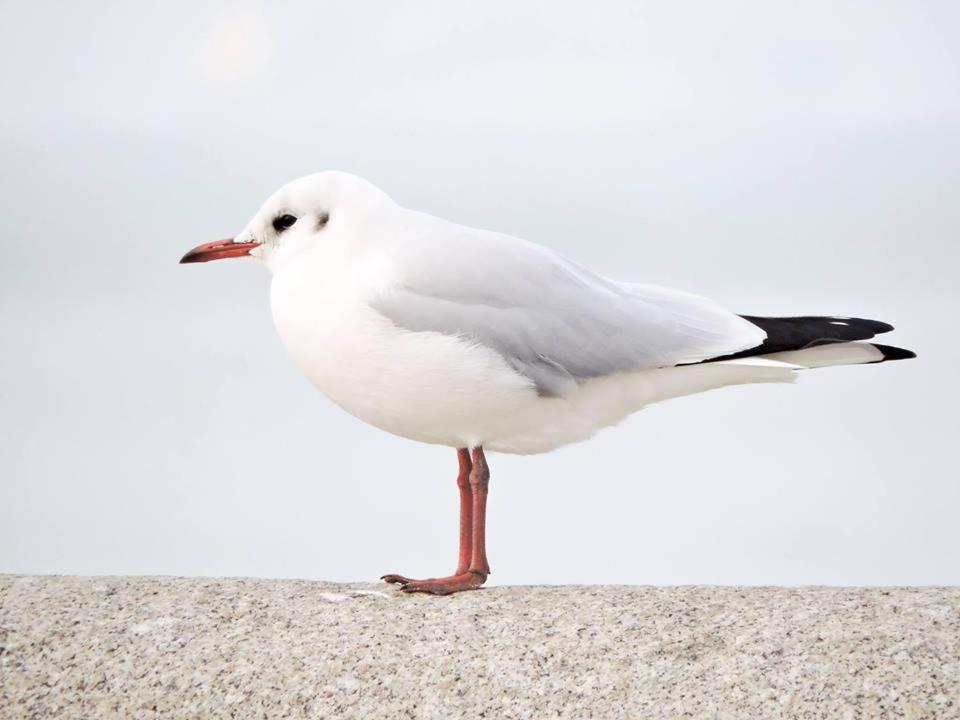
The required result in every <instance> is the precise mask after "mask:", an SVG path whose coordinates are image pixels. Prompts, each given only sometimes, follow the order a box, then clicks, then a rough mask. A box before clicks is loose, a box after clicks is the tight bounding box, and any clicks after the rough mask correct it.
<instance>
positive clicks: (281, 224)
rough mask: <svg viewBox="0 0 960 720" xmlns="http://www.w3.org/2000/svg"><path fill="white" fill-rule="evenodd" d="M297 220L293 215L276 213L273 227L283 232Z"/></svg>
mask: <svg viewBox="0 0 960 720" xmlns="http://www.w3.org/2000/svg"><path fill="white" fill-rule="evenodd" d="M296 221H297V218H296V217H295V216H294V215H277V217H275V218H274V219H273V229H274V230H276V231H277V232H283V231H284V230H286V229H287V228H288V227H290V226H291V225H293V224H294V223H295V222H296Z"/></svg>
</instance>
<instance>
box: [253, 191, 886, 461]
mask: <svg viewBox="0 0 960 720" xmlns="http://www.w3.org/2000/svg"><path fill="white" fill-rule="evenodd" d="M285 214H287V215H290V216H292V217H293V218H294V219H295V222H294V223H293V224H292V225H291V226H290V227H287V228H281V229H279V230H277V229H274V226H273V223H274V222H275V220H276V218H278V217H280V216H283V215H285ZM235 242H244V243H256V247H255V248H254V249H253V250H252V251H251V252H250V254H251V255H253V256H254V257H258V258H259V259H260V260H261V261H262V262H263V263H264V264H265V265H266V267H267V268H269V269H270V271H271V272H272V274H273V280H272V285H271V307H272V311H273V318H274V321H275V323H276V327H277V330H278V332H279V335H280V338H281V340H282V342H283V344H284V347H285V348H286V350H287V352H288V353H289V354H290V357H291V358H292V359H293V361H294V362H295V363H296V364H297V366H298V367H299V368H300V370H301V371H302V372H303V373H304V374H305V375H306V376H307V377H308V378H309V379H310V380H311V381H312V382H313V384H314V385H316V386H317V387H318V388H319V389H320V390H321V391H322V392H323V393H324V394H325V395H327V396H328V397H329V398H330V399H331V400H332V401H333V402H335V403H337V404H338V405H339V406H340V407H342V408H343V409H344V410H346V411H347V412H349V413H351V414H353V415H355V416H357V417H358V418H360V419H362V420H364V421H366V422H368V423H370V424H372V425H375V426H377V427H379V428H382V429H384V430H386V431H388V432H391V433H394V434H396V435H400V436H403V437H407V438H411V439H414V440H419V441H423V442H428V443H436V444H440V445H449V446H452V447H476V446H481V445H482V446H483V447H484V448H486V449H488V450H493V451H499V452H508V453H537V452H545V451H548V450H552V449H554V448H556V447H559V446H561V445H564V444H567V443H572V442H577V441H580V440H584V439H586V438H588V437H590V436H591V435H593V434H594V433H595V432H596V431H597V430H598V429H600V428H603V427H607V426H610V425H613V424H615V423H617V422H619V421H620V420H622V419H623V418H624V417H626V416H627V415H629V414H630V413H632V412H635V411H636V410H639V409H640V408H642V407H644V406H645V405H648V404H650V403H653V402H658V401H661V400H665V399H668V398H671V397H677V396H681V395H688V394H691V393H696V392H701V391H704V390H709V389H712V388H717V387H722V386H726V385H734V384H742V383H756V382H789V381H791V380H792V378H793V375H794V371H795V370H796V369H798V368H801V367H808V366H818V365H823V364H844V363H848V362H850V363H852V362H872V361H875V360H880V359H882V357H883V356H882V353H881V352H880V351H879V350H877V349H876V348H874V347H873V346H871V345H867V344H860V343H842V344H834V345H829V346H822V347H818V348H811V349H806V350H800V351H796V352H786V353H780V354H776V355H768V356H764V359H763V360H761V361H757V360H756V359H751V360H731V361H725V362H715V363H708V364H689V365H684V363H697V362H699V361H702V360H707V359H710V358H715V357H719V356H726V355H729V354H734V353H737V352H739V351H742V350H746V349H748V348H754V347H756V346H758V345H760V343H762V342H763V340H764V338H765V335H766V334H765V332H764V331H763V330H761V329H760V328H759V327H757V326H756V325H754V324H752V323H750V322H748V321H746V320H744V319H743V318H741V317H740V316H738V315H736V314H734V313H732V312H729V311H726V310H724V309H723V308H722V307H720V306H719V305H717V304H716V303H714V302H712V301H710V300H707V299H704V298H700V297H697V296H694V295H689V294H687V293H681V292H678V291H674V290H670V289H667V288H661V287H656V286H652V285H639V284H629V283H621V282H616V281H613V280H610V279H608V278H605V277H602V276H600V275H598V274H596V273H593V272H591V271H589V270H586V269H584V268H581V267H579V266H577V265H575V264H574V263H572V262H570V261H568V260H566V259H564V258H562V257H560V256H559V255H557V254H555V253H553V252H552V251H550V250H548V249H546V248H544V247H541V246H538V245H535V244H533V243H529V242H526V241H524V240H520V239H517V238H513V237H509V236H507V235H502V234H498V233H492V232H487V231H483V230H475V229H472V228H467V227H463V226H459V225H455V224H453V223H449V222H446V221H444V220H440V219H438V218H434V217H431V216H429V215H425V214H423V213H418V212H414V211H411V210H407V209H405V208H402V207H400V206H399V205H397V204H396V203H394V202H393V201H392V200H391V199H390V198H389V197H388V196H387V195H386V194H384V193H383V192H382V191H380V190H379V189H377V188H376V187H374V186H373V185H371V184H370V183H368V182H366V181H364V180H362V179H360V178H357V177H355V176H352V175H348V174H345V173H336V172H327V173H319V174H317V175H311V176H308V177H305V178H301V179H299V180H296V181H294V182H292V183H290V184H288V185H286V186H285V187H284V188H282V189H281V190H279V191H278V192H277V193H275V194H274V195H273V196H272V197H271V198H270V199H269V200H268V201H267V202H266V204H265V205H264V206H263V208H261V210H260V211H259V212H258V213H257V215H256V216H255V217H254V218H253V219H252V220H251V221H250V223H249V224H248V225H247V227H246V228H245V229H244V230H243V232H242V233H241V234H240V235H238V236H237V238H236V239H235Z"/></svg>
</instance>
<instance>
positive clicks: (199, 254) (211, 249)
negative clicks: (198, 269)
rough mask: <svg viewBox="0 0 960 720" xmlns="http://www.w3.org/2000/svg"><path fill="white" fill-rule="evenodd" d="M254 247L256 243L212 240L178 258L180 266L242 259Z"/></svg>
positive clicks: (230, 239) (228, 239) (229, 239)
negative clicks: (236, 258) (234, 258)
mask: <svg viewBox="0 0 960 720" xmlns="http://www.w3.org/2000/svg"><path fill="white" fill-rule="evenodd" d="M256 246H257V243H252V242H239V243H238V242H234V241H233V238H227V239H226V240H214V241H213V242H209V243H204V244H203V245H197V247H195V248H194V249H193V250H191V251H190V252H188V253H187V254H186V255H184V256H183V257H182V258H180V264H181V265H182V264H183V263H196V262H209V261H210V260H222V259H223V258H232V257H243V256H244V255H249V254H250V251H251V250H253V249H254V248H255V247H256Z"/></svg>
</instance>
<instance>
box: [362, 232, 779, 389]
mask: <svg viewBox="0 0 960 720" xmlns="http://www.w3.org/2000/svg"><path fill="white" fill-rule="evenodd" d="M425 217H429V216H425ZM430 220H433V221H435V222H423V221H421V222H419V223H413V225H414V226H415V227H416V231H415V232H407V233H404V237H403V238H402V239H397V240H396V241H394V242H393V243H392V245H391V255H393V256H394V258H395V259H396V260H397V262H396V269H397V273H398V277H397V279H396V280H397V281H396V282H395V283H394V284H393V285H392V286H391V287H390V289H389V290H387V291H386V292H384V293H383V294H382V295H380V296H379V297H377V298H376V299H374V300H373V302H372V303H371V304H372V306H373V307H374V309H376V310H377V311H378V312H380V313H381V314H383V315H384V316H386V317H387V318H388V319H389V320H391V321H392V322H393V323H394V324H396V325H398V326H399V327H402V328H405V329H407V330H410V331H414V332H439V333H444V334H448V335H455V336H459V337H463V338H465V339H468V340H470V341H473V342H476V343H479V344H482V345H485V346H487V347H489V348H492V349H493V350H495V351H497V352H498V353H500V354H501V355H502V356H503V357H504V359H505V360H506V361H507V362H508V363H509V364H510V365H511V366H512V367H513V368H514V369H515V370H517V371H518V372H520V373H522V374H523V375H525V376H526V377H528V378H530V380H531V381H532V382H533V383H534V385H535V386H536V388H537V391H538V392H539V393H540V394H541V395H544V396H565V395H568V394H570V393H571V392H572V391H573V390H575V389H576V386H577V384H579V383H580V382H583V381H585V380H588V379H590V378H595V377H600V376H603V375H609V374H611V373H616V372H629V371H636V370H645V369H649V368H659V367H669V366H673V365H678V364H683V363H692V362H699V361H701V360H706V359H708V358H711V357H718V356H721V355H727V354H730V353H735V352H739V351H741V350H744V349H747V348H751V347H755V346H756V345H759V344H760V343H762V342H763V340H764V338H765V333H764V331H763V330H761V329H760V328H758V327H756V326H755V325H753V324H751V323H749V322H747V321H746V320H743V319H742V318H740V317H739V316H738V315H736V314H734V313H732V312H729V311H727V310H725V309H723V308H722V307H720V306H719V305H717V304H716V303H714V302H713V301H711V300H707V299H706V298H701V297H698V296H695V295H690V294H687V293H683V292H679V291H676V290H670V289H668V288H662V287H658V286H655V285H640V284H630V283H621V282H617V281H614V280H611V279H609V278H605V277H603V276H602V275H599V274H597V273H593V272H591V271H589V270H587V269H585V268H583V267H580V266H579V265H576V264H575V263H573V262H571V261H569V260H567V259H565V258H563V257H561V256H560V255H557V254H556V253H554V252H552V251H550V250H549V249H547V248H545V247H542V246H540V245H536V244H534V243H530V242H527V241H525V240H520V239H518V238H514V237H510V236H508V235H502V234H499V233H493V232H487V231H482V230H475V229H473V228H467V227H462V226H457V225H453V224H450V223H446V222H443V221H439V220H436V219H435V218H430Z"/></svg>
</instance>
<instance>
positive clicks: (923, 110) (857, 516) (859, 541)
mask: <svg viewBox="0 0 960 720" xmlns="http://www.w3.org/2000/svg"><path fill="white" fill-rule="evenodd" d="M361 8H362V9H361ZM2 19H3V21H2V22H0V92H2V97H3V101H2V102H0V210H2V212H0V230H2V232H0V243H2V245H0V247H2V249H3V262H2V263H0V337H2V343H3V346H2V348H3V352H2V353H0V443H2V445H0V448H2V452H0V572H17V573H79V574H100V573H107V574H154V573H162V574H175V575H193V574H197V575H201V574H202V575H257V576H264V577H305V578H318V579H329V580H370V579H375V578H376V577H378V576H379V575H381V574H383V573H385V572H401V573H404V574H408V575H414V576H416V575H437V574H441V573H444V572H447V571H449V570H452V569H453V565H454V563H455V559H456V521H457V508H456V497H457V494H456V487H455V483H454V478H455V474H456V458H455V454H454V452H453V451H452V450H450V449H447V448H442V447H432V446H426V445H418V444H416V443H413V442H410V441H406V440H402V439H400V438H395V437H392V436H389V435H386V434H384V433H382V432H381V431H379V430H376V429H374V428H371V427H368V426H365V425H363V424H362V423H361V422H360V421H358V420H356V419H354V418H352V417H350V416H348V415H346V414H344V413H343V412H342V411H341V410H339V409H338V408H336V407H334V406H333V405H332V404H331V403H330V402H328V401H327V400H325V399H324V398H323V397H322V396H321V395H320V394H319V393H317V392H315V391H314V390H313V389H312V388H311V387H310V386H309V384H308V383H307V381H306V380H305V379H303V378H302V377H300V376H299V374H298V373H297V371H296V370H295V369H294V367H293V366H292V364H291V363H290V362H288V360H287V359H286V357H285V356H284V352H283V349H282V348H281V346H280V343H279V341H278V340H277V338H276V336H275V333H274V330H273V328H272V323H271V320H270V315H269V309H268V298H267V291H268V284H269V278H268V276H267V274H266V273H265V272H264V271H262V270H261V269H260V268H259V267H257V266H256V265H255V264H253V263H243V262H231V263H227V262H224V263H216V264H212V265H204V266H178V265H177V260H178V259H179V257H180V255H182V253H183V252H184V251H185V250H187V249H189V248H190V247H193V246H194V245H197V244H199V243H201V242H205V241H208V240H212V239H217V238H220V237H224V236H227V235H230V234H231V233H234V232H236V231H237V230H239V229H240V228H242V227H243V225H244V224H245V223H246V221H247V219H248V218H249V217H250V216H251V215H252V214H253V213H254V212H255V211H256V210H257V208H258V206H259V204H260V203H261V202H262V200H263V199H265V197H266V196H267V195H268V194H269V193H270V192H272V191H273V190H274V189H275V188H276V187H278V186H279V185H281V184H283V183H284V182H286V181H287V180H290V179H292V178H294V177H297V176H299V175H303V174H306V173H309V172H313V171H317V170H322V169H332V168H336V169H342V170H349V171H352V172H356V173H358V174H361V175H364V176H365V177H367V178H369V179H370V180H372V181H374V182H375V183H377V184H378V185H380V186H381V187H382V188H383V189H384V190H386V191H387V192H388V193H390V194H392V195H393V196H394V197H395V198H396V199H397V200H398V201H399V202H401V203H402V204H404V205H407V206H410V207H414V208H417V209H420V210H424V211H427V212H430V213H433V214H436V215H441V216H444V217H447V218H450V219H452V220H455V221H458V222H461V223H465V224H472V225H477V226H482V227H486V228H491V229H495V230H500V231H504V232H509V233H512V234H516V235H521V236H523V237H526V238H528V239H531V240H534V241H537V242H540V243H543V244H545V245H549V246H551V247H553V248H555V249H557V250H559V251H561V252H563V253H565V254H566V255H568V256H570V257H572V258H574V259H575V260H577V261H578V262H581V263H583V264H585V265H588V266H591V267H593V268H595V269H597V270H599V271H602V272H605V273H608V274H610V275H613V276H616V277H618V278H621V279H629V280H637V281H646V282H655V283H659V284H664V285H671V286H675V287H678V288H682V289H686V290H689V291H692V292H697V293H700V294H704V295H708V296H711V297H713V298H715V299H717V300H719V301H721V302H722V303H724V304H725V305H727V306H728V307H730V308H731V309H733V310H736V311H738V312H744V313H751V314H817V313H820V314H838V315H859V316H865V317H875V318H878V319H882V320H886V321H890V322H892V323H894V324H895V325H897V331H896V333H895V335H893V336H891V337H890V340H889V342H891V343H893V344H900V345H903V346H906V347H910V348H913V349H914V350H916V351H917V352H918V353H919V355H920V357H919V358H918V359H917V360H915V361H912V362H903V363H889V364H886V365H883V366H876V367H855V368H837V369H827V370H821V371H816V372H810V373H806V374H804V375H803V377H802V378H801V380H800V382H799V383H798V384H797V385H795V386H789V387H779V386H755V387H745V388H732V389H726V390H721V391H717V392H714V393H711V394H706V395H700V396H697V397H692V398H684V399H680V400H675V401H672V402H670V403H667V404H664V405H660V406H656V407H653V408H650V409H648V410H645V411H643V412H641V413H639V414H637V415H635V416H633V417H632V418H631V419H630V420H628V421H627V422H625V423H623V424H622V425H621V426H620V427H618V428H615V429H611V430H607V431H604V432H603V433H601V434H600V435H599V436H598V437H596V438H595V439H593V440H592V441H590V442H588V443H584V444H581V445H575V446H571V447H568V448H564V449H562V450H559V451H557V452H554V453H551V454H550V455H544V456H537V457H529V458H518V457H510V456H493V457H491V459H490V462H491V469H492V479H491V497H490V509H489V529H488V539H489V540H488V542H489V554H490V560H491V564H492V567H493V571H494V573H493V575H492V577H491V581H494V582H496V583H545V582H549V583H573V582H590V583H601V582H602V583H658V584H659V583H725V584H727V583H750V584H761V583H787V584H808V583H815V584H957V583H960V563H958V562H957V548H958V547H960V523H958V522H957V508H958V507H960V481H958V479H957V477H958V472H957V466H958V463H957V457H956V456H957V451H956V438H957V437H958V431H960V422H958V420H957V411H956V406H957V402H958V401H960V380H958V374H957V367H958V366H960V340H958V330H957V317H958V315H960V300H958V292H957V286H958V274H960V243H958V240H960V202H958V197H960V129H958V128H960V122H958V121H960V37H958V35H960V31H958V28H960V5H958V4H957V3H954V2H947V1H944V2H847V1H842V0H841V1H839V2H838V1H836V0H832V1H831V2H806V3H787V2H759V1H757V2H724V3H716V2H649V3H640V2H634V3H617V2H608V3H603V4H596V3H595V4H594V5H593V6H590V7H588V6H586V5H584V4H583V3H557V2H509V3H507V2H487V3H482V4H481V3H468V2H442V3H441V2H435V3H397V2H389V3H388V2H381V3H330V2H310V3H306V2H304V3H294V2H272V3H263V4H260V3H248V4H241V3H233V2H230V3H227V2H224V3H197V2H181V3H176V2H168V3H161V4H156V3H154V4H147V3H120V2H116V3H107V2H101V3H73V4H65V3H45V2H32V3H26V2H20V3H9V2H7V3H3V5H2Z"/></svg>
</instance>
